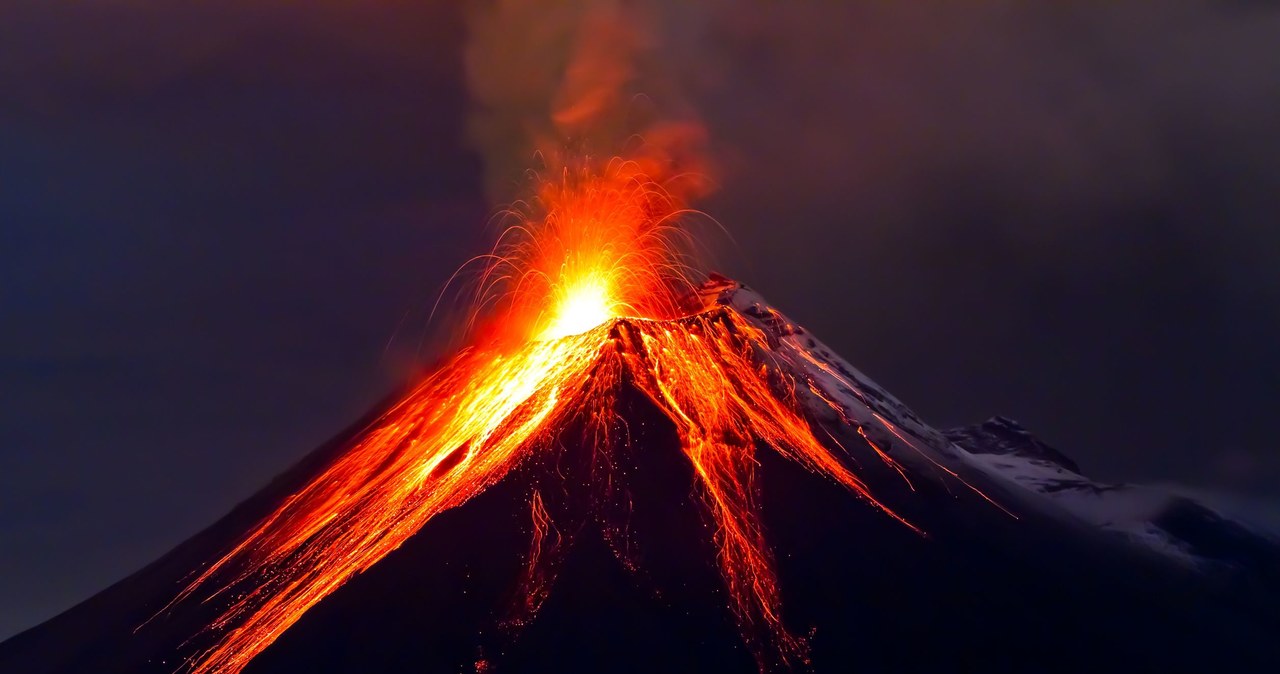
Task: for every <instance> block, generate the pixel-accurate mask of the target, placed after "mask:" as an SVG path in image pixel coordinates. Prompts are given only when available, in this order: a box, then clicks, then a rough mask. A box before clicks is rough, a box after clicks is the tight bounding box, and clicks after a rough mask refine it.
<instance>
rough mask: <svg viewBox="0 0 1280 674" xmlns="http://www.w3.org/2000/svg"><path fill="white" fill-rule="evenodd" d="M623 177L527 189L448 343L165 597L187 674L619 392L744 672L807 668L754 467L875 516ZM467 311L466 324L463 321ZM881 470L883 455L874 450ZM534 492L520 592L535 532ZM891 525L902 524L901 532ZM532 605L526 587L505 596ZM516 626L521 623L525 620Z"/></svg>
mask: <svg viewBox="0 0 1280 674" xmlns="http://www.w3.org/2000/svg"><path fill="white" fill-rule="evenodd" d="M640 168H641V167H640V165H639V164H636V163H632V162H625V161H621V160H615V161H613V162H611V163H610V164H608V165H607V166H606V167H604V168H603V169H600V170H596V171H593V170H590V169H588V168H584V169H582V170H579V171H574V172H565V173H564V174H563V175H562V176H561V179H560V180H559V181H555V182H548V183H546V184H544V185H543V186H542V188H541V190H540V198H539V199H538V200H537V203H538V204H540V206H539V208H540V209H541V215H540V216H538V217H533V218H529V219H527V220H525V221H524V222H522V223H521V224H519V225H517V226H514V227H512V228H510V229H508V230H507V232H506V233H505V234H504V236H503V242H502V243H501V244H500V245H499V246H498V247H497V248H496V249H495V251H494V252H493V253H492V254H491V255H488V256H485V257H484V258H483V259H484V262H485V271H484V273H483V274H482V277H481V283H480V284H479V291H478V298H479V301H478V302H477V305H479V306H483V307H486V309H487V311H488V314H487V315H488V316H489V318H487V319H484V318H478V317H477V318H476V319H475V320H476V321H477V326H478V327H477V329H476V330H474V331H473V339H472V340H471V343H470V345H469V346H467V347H466V348H463V349H461V350H460V351H459V352H458V353H457V354H456V355H454V356H453V357H452V358H451V359H449V360H447V361H446V362H445V363H444V364H443V365H441V366H440V367H438V369H436V370H435V371H434V372H433V373H431V374H430V375H429V376H427V377H426V378H425V380H424V381H422V382H421V383H420V384H418V385H417V386H416V387H415V388H414V389H413V390H412V391H411V392H410V393H409V394H408V395H407V396H405V397H404V398H403V399H402V400H401V401H400V402H399V403H397V404H395V405H394V406H392V407H391V408H390V409H389V410H387V411H386V412H385V413H384V414H383V415H382V416H381V417H380V418H379V419H377V420H376V421H375V422H374V423H372V424H371V425H369V426H368V427H367V428H366V429H365V430H364V431H363V432H362V433H360V434H359V435H358V436H357V437H356V439H354V440H353V441H352V442H351V443H350V446H349V447H347V448H346V449H345V450H343V451H342V452H340V453H339V454H338V455H337V456H336V458H334V459H333V460H332V461H331V463H330V464H329V465H328V466H327V467H325V468H323V469H322V470H321V471H319V473H318V474H317V475H315V477H314V478H313V479H312V480H311V481H310V482H309V483H308V484H306V485H305V486H303V487H302V488H301V489H299V490H297V491H296V492H295V493H294V494H292V495H291V496H289V497H288V498H287V499H285V500H284V501H283V502H282V503H280V504H279V505H278V507H276V508H275V510H274V512H273V513H271V514H270V515H269V516H268V517H266V518H265V519H263V520H262V521H261V522H260V523H259V524H257V525H256V526H255V527H253V528H252V529H251V530H250V531H248V532H247V534H246V535H244V536H243V538H242V539H241V540H240V541H239V542H238V544H236V545H235V546H234V547H232V548H231V549H230V550H228V551H226V553H225V554H224V555H222V556H221V558H220V559H219V560H218V561H216V563H214V564H212V565H211V566H209V567H208V568H207V569H205V570H204V571H203V572H202V573H200V574H199V575H198V576H197V577H195V578H194V579H193V580H192V581H191V582H190V584H189V585H188V586H187V587H186V588H185V589H184V590H183V591H182V592H181V594H180V595H179V596H178V597H177V598H176V599H175V600H174V603H175V604H180V603H182V602H184V601H194V600H196V599H197V598H199V599H200V600H202V601H206V602H207V601H210V600H212V599H215V598H220V601H222V602H223V604H224V605H225V606H226V608H225V610H223V611H222V613H221V615H220V616H219V617H218V618H217V619H216V620H214V621H213V622H212V623H211V624H210V625H209V626H208V628H207V630H208V631H209V633H211V634H213V635H216V636H215V639H214V641H215V645H213V646H212V648H210V649H208V650H206V651H204V652H202V653H200V654H198V655H197V656H195V657H193V659H192V660H191V661H190V662H189V663H188V665H189V667H190V669H191V671H193V672H196V673H197V674H204V673H209V672H236V671H239V670H241V669H242V668H243V667H244V666H245V665H246V664H248V663H249V661H250V660H252V659H253V658H254V657H255V656H256V655H257V654H258V653H260V652H262V650H263V649H265V648H267V647H268V646H270V645H271V643H272V642H273V641H274V640H275V639H276V638H277V637H279V636H280V634H281V633H283V632H284V631H285V630H287V629H288V628H289V627H290V626H291V625H292V624H293V623H294V622H296V621H297V620H298V619H299V617H301V616H302V614H303V613H305V612H306V611H307V610H308V609H310V608H311V607H313V606H315V605H316V603H317V602H319V601H321V600H322V599H324V598H325V597H326V596H327V595H329V594H330V593H332V592H333V591H334V590H336V589H337V588H338V587H340V586H341V585H342V584H343V583H345V582H346V581H347V580H349V579H350V578H351V577H352V576H354V575H356V574H358V573H360V572H362V571H364V570H365V569H368V568H369V567H371V566H372V565H374V564H376V563H377V562H378V561H379V560H380V559H382V558H383V557H384V556H385V555H387V554H388V553H389V552H391V551H392V550H395V549H396V548H397V547H399V546H400V545H401V544H403V543H404V542H405V541H406V540H407V539H408V538H409V537H410V536H413V535H414V534H415V533H416V532H417V531H418V530H419V529H421V528H422V527H423V525H425V524H426V523H427V522H428V521H430V520H431V518H433V517H435V516H436V515H438V514H440V513H441V512H443V511H445V510H448V509H450V508H455V507H457V506H459V505H461V504H463V503H465V502H467V501H468V500H469V499H471V498H472V497H474V496H476V495H477V494H479V493H480V492H482V491H484V490H485V489H486V488H488V487H490V486H491V485H493V484H494V483H496V482H497V481H499V480H501V479H502V478H503V476H505V475H507V474H508V473H509V472H510V471H511V470H512V469H513V468H514V467H515V466H517V465H518V464H520V463H521V462H523V461H527V460H530V459H531V458H532V457H536V456H538V455H539V453H540V452H543V451H545V450H547V449H548V447H550V446H551V445H552V443H553V442H554V441H556V440H557V438H558V436H559V435H560V434H561V433H562V432H563V429H564V428H565V427H566V426H567V423H568V421H569V420H570V419H572V418H577V419H583V418H585V419H587V420H588V423H587V426H588V427H589V428H588V435H589V438H590V439H591V441H592V442H594V443H595V446H594V447H593V451H596V452H610V451H613V448H611V447H609V446H608V444H609V441H608V440H601V438H607V437H609V434H608V433H607V432H604V430H603V429H605V427H607V425H608V424H609V423H611V421H612V420H613V418H614V416H615V415H616V411H615V410H616V399H617V395H618V391H619V388H620V386H621V383H622V381H623V380H624V379H625V380H626V381H627V382H629V383H630V385H632V386H634V387H635V388H636V389H637V390H639V391H640V392H642V393H643V395H644V396H646V397H647V398H648V399H649V400H650V401H651V402H652V403H653V404H654V405H655V406H656V408H657V409H658V410H660V411H661V412H662V413H663V414H664V415H665V416H666V417H667V418H668V419H669V420H670V422H671V423H672V424H673V425H674V427H675V428H676V430H677V433H678V435H679V438H680V443H681V449H682V451H683V453H684V455H685V457H687V459H688V461H689V462H690V464H691V465H692V468H693V472H694V475H695V476H696V481H697V491H698V494H699V495H700V497H701V502H702V504H703V507H704V508H705V511H706V513H707V515H708V516H709V518H710V520H711V521H713V522H714V523H715V534H714V541H715V545H716V547H717V549H718V551H719V554H718V559H717V562H718V565H719V567H720V571H721V575H722V577H723V580H724V583H725V586H726V588H727V590H728V595H729V596H730V597H731V606H730V608H731V609H732V611H733V612H734V615H735V616H736V618H737V621H738V623H739V625H740V626H741V628H742V634H743V636H744V639H746V640H747V642H748V643H749V645H750V646H751V648H752V650H753V652H754V653H755V654H756V657H757V659H758V661H759V662H760V663H761V667H762V668H764V667H765V666H766V663H777V664H782V665H796V664H803V663H806V662H807V659H808V655H807V643H806V641H805V640H804V639H803V638H800V637H797V636H795V635H793V634H792V633H791V632H789V631H788V629H787V628H786V626H785V625H784V624H783V621H782V618H781V613H780V606H781V596H780V591H779V588H778V582H777V579H776V577H775V573H774V567H773V559H772V557H771V552H770V548H769V545H768V543H767V541H766V537H765V532H764V529H763V527H762V524H761V520H760V504H759V502H758V493H757V492H758V490H757V486H756V478H755V469H756V461H755V458H754V453H755V452H756V449H757V446H766V447H770V448H772V449H773V450H775V451H777V452H780V453H781V454H782V455H784V456H786V457H787V458H789V459H791V460H793V461H796V462H798V463H800V464H802V465H804V466H805V467H806V468H808V469H809V470H811V471H813V472H814V473H818V474H820V475H823V476H826V477H827V478H829V479H831V480H834V481H835V482H838V483H839V484H841V485H843V486H844V487H846V488H847V489H849V490H850V491H851V492H853V493H854V494H857V495H858V496H860V497H862V498H863V499H865V500H866V501H867V502H868V503H870V504H871V505H873V506H875V507H878V508H880V509H881V510H883V511H884V512H885V513H886V514H887V515H888V516H890V517H895V518H898V519H899V520H901V519H902V518H900V517H898V515H896V514H895V513H894V512H892V511H891V510H889V509H888V508H886V507H885V506H883V505H881V504H880V503H879V502H878V501H876V500H875V499H874V498H873V497H872V496H871V494H870V493H869V492H868V490H867V488H866V486H865V485H864V484H863V482H862V481H861V480H860V479H859V478H858V477H857V476H856V475H855V474H854V473H853V472H852V471H851V470H850V468H849V467H848V461H847V457H846V456H843V455H842V454H843V452H842V451H841V450H839V449H838V446H837V448H836V449H833V448H832V447H830V446H829V445H831V444H832V443H831V441H830V440H828V441H827V442H823V441H822V440H821V439H820V438H819V437H817V435H815V431H814V429H813V428H811V426H810V424H809V422H808V421H806V419H805V418H804V417H803V416H802V414H801V412H800V410H799V409H798V406H797V403H796V399H795V391H794V390H792V389H791V388H790V387H791V386H794V384H791V383H788V382H787V381H785V380H784V378H782V377H778V376H774V370H775V367H776V365H777V363H771V362H770V361H769V360H768V359H766V358H762V356H761V354H762V351H763V348H762V347H764V345H765V339H766V336H765V335H764V334H763V333H762V332H761V331H760V329H759V328H758V327H756V326H753V325H752V324H750V323H749V322H747V321H745V320H744V319H742V318H741V317H740V316H738V315H737V314H735V313H733V312H727V311H723V310H717V308H715V307H708V306H706V305H705V303H700V302H699V299H698V298H699V295H698V293H696V292H691V290H692V288H693V284H692V281H691V276H692V275H693V274H694V273H695V272H694V271H693V270H692V269H691V267H690V266H689V264H688V259H687V256H686V255H685V254H684V253H682V252H681V251H682V250H683V248H682V244H681V241H680V240H679V239H680V237H681V236H683V235H682V234H680V230H678V229H676V228H675V227H674V226H673V222H674V219H675V218H677V217H678V216H679V215H680V214H681V212H682V209H683V208H684V206H683V204H682V203H681V201H680V199H679V198H677V197H676V196H673V195H672V194H671V193H670V192H668V191H666V190H664V189H663V188H662V186H660V185H657V184H655V183H653V182H652V181H650V180H649V179H648V177H647V176H646V174H645V173H644V172H642V171H641V170H640ZM477 316H479V314H477ZM878 454H879V456H881V458H882V459H883V460H884V461H886V462H889V463H892V460H891V459H889V458H888V456H886V455H884V454H883V453H882V452H880V453H878ZM540 505H541V501H540V499H539V498H538V497H536V496H535V498H534V501H533V503H531V507H532V509H533V512H534V516H535V524H536V523H537V522H538V514H539V513H540V512H541V514H542V522H543V526H542V527H535V531H534V534H535V541H534V545H533V548H532V550H533V552H532V553H531V554H530V558H529V563H530V565H531V568H530V573H529V578H544V579H545V574H543V573H541V572H540V571H539V569H538V568H536V567H537V566H538V565H539V564H540V563H541V562H540V561H539V555H538V554H537V551H538V549H539V541H540V538H541V537H542V536H543V535H544V534H545V528H546V518H547V516H546V511H545V510H544V509H541V508H540ZM903 522H904V524H906V526H911V525H910V524H907V523H906V522H905V520H903ZM524 591H525V592H526V593H527V594H529V595H530V596H529V597H528V601H527V604H528V606H529V607H531V610H536V606H537V603H538V602H539V601H540V599H539V598H538V597H536V596H534V595H539V594H542V593H545V591H546V587H545V583H541V584H540V583H532V584H531V583H528V582H526V584H525V589H524ZM529 617H531V616H529Z"/></svg>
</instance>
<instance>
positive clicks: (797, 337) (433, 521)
mask: <svg viewBox="0 0 1280 674" xmlns="http://www.w3.org/2000/svg"><path fill="white" fill-rule="evenodd" d="M693 301H696V302H697V303H699V304H700V309H698V310H697V311H695V312H693V313H691V314H690V315H687V316H683V317H680V318H674V319H668V320H644V319H630V318H614V319H609V320H606V321H605V322H603V323H602V324H600V325H598V326H596V327H593V328H590V329H589V330H587V331H586V332H582V333H579V334H576V335H567V336H562V337H557V338H554V339H548V340H544V341H540V342H534V343H532V346H531V347H530V349H531V350H530V353H529V355H528V356H527V357H522V358H516V357H512V356H506V357H503V358H498V359H496V360H493V361H486V362H492V363H493V364H492V370H485V369H483V368H478V367H476V366H474V365H472V364H471V360H472V359H475V358H479V357H480V354H479V353H478V352H464V353H463V354H462V355H460V356H459V357H458V360H456V361H453V362H451V363H447V364H446V365H444V366H443V367H442V368H441V369H440V370H439V371H438V372H437V373H436V374H435V375H433V376H432V377H430V378H428V379H427V380H426V381H425V382H424V383H422V384H420V385H419V386H417V387H416V388H414V389H413V390H411V391H410V392H409V393H408V394H407V395H404V396H400V397H397V398H395V399H394V401H393V402H392V403H391V404H389V405H387V406H386V407H385V408H384V409H380V410H377V411H375V412H374V413H373V414H372V415H370V417H369V418H368V419H366V420H365V421H362V422H361V423H359V424H357V425H356V426H354V427H353V429H352V430H351V431H349V432H347V433H345V434H343V435H341V436H339V437H338V438H336V439H335V440H334V441H332V442H331V443H329V444H328V445H326V446H325V447H322V448H320V449H319V450H317V451H316V452H314V453H313V454H312V455H311V456H309V457H308V458H307V459H306V460H304V461H303V462H302V463H301V464H299V465H298V466H297V467H296V468H294V469H293V470H292V471H290V472H289V473H287V474H285V475H283V476H281V477H280V478H278V479H277V480H276V481H275V482H273V483H272V484H271V485H270V486H268V487H267V488H266V489H264V490H263V491H262V492H260V493H259V494H257V495H256V496H254V497H253V498H252V499H250V500H248V501H246V502H245V503H243V504H242V505H241V506H239V507H238V508H237V509H236V510H234V511H233V512H232V513H230V514H229V515H228V516H226V517H225V518H224V519H222V520H221V521H219V522H218V523H216V524H214V525H213V526H212V527H210V528H209V529H207V530H206V531H204V532H202V533H201V534H199V535H197V536H196V537H194V538H192V539H190V540H189V541H187V542H186V543H184V544H182V545H181V546H179V547H178V548H176V549H175V550H173V551H172V552H171V553H169V554H168V555H166V556H164V557H163V558H161V559H160V560H158V561H157V562H155V563H154V564H152V565H151V566H149V567H147V568H145V569H143V570H142V571H140V572H138V573H137V574H135V575H134V576H131V577H130V578H127V579H125V580H123V581H121V582H120V583H118V584H117V585H115V586H113V587H111V588H109V589H107V590H105V591H104V592H102V593H101V594H99V595H97V596H95V597H93V598H91V599H89V600H88V601H86V602H84V603H83V604H81V605H80V606H77V607H75V608H73V609H71V610H70V611H68V612H66V613H64V614H63V615H61V616H59V617H57V618H55V619H53V620H51V621H49V622H48V623H46V624H44V625H41V626H38V627H36V628H34V629H32V630H29V631H28V632H26V633H23V634H20V635H18V636H17V637H14V638H13V639H11V640H9V641H8V642H6V643H5V644H3V645H0V671H4V672H32V673H39V672H87V671H93V672H157V673H160V672H173V671H207V672H214V671H216V672H228V671H241V670H243V671H247V672H285V671H312V672H352V671H407V670H414V671H432V672H435V671H440V672H445V671H451V672H452V671H490V670H497V671H635V672H641V671H644V672H649V671H744V672H745V671H753V670H758V669H759V670H805V669H814V670H817V671H848V670H853V669H858V670H861V671H881V670H889V669H893V670H896V671H901V670H902V669H904V668H905V669H908V670H913V669H942V670H948V671H951V670H955V669H970V668H973V669H977V668H981V669H983V670H994V671H1081V670H1084V669H1089V670H1094V671H1098V670H1131V669H1137V670H1149V669H1155V668H1161V669H1166V670H1173V671H1188V670H1201V669H1208V668H1213V669H1221V668H1222V667H1226V668H1227V669H1231V670H1233V671H1264V670H1267V669H1269V668H1270V667H1271V666H1274V665H1275V664H1276V663H1277V662H1280V650H1278V649H1277V646H1276V645H1275V643H1274V641H1273V640H1272V638H1271V637H1272V636H1273V635H1274V634H1275V633H1276V629H1277V628H1278V627H1280V613H1278V612H1277V609H1276V607H1275V603H1274V601H1272V600H1271V598H1274V597H1275V596H1277V595H1276V592H1277V589H1278V588H1280V579H1278V577H1277V572H1276V570H1277V569H1278V568H1280V565H1278V564H1280V547H1277V545H1276V544H1275V542H1274V540H1272V539H1270V538H1268V537H1267V536H1265V535H1263V534H1261V533H1258V532H1255V531H1253V530H1251V529H1249V528H1248V527H1247V526H1245V525H1243V524H1240V523H1237V522H1233V521H1231V520H1229V519H1227V518H1224V517H1222V516H1221V515H1219V514H1217V513H1216V512H1214V511H1213V510H1211V509H1209V508H1207V507H1205V506H1203V505H1200V504H1197V503H1194V502H1191V501H1187V500H1186V499H1176V498H1167V499H1164V500H1159V499H1155V500H1153V499H1154V497H1153V496H1152V495H1151V493H1149V490H1148V491H1147V492H1141V493H1143V494H1145V496H1143V497H1141V498H1137V500H1138V501H1141V502H1142V503H1145V504H1147V505H1146V506H1144V507H1142V508H1135V507H1133V503H1134V502H1135V497H1133V493H1135V490H1136V488H1129V487H1110V486H1105V485H1098V484H1096V483H1093V482H1090V481H1088V480H1087V479H1085V478H1083V477H1082V476H1080V475H1079V473H1078V471H1077V470H1076V469H1075V466H1074V464H1072V463H1071V462H1070V460H1069V459H1066V457H1064V456H1062V455H1061V454H1060V453H1058V452H1056V451H1055V450H1052V449H1051V448H1048V447H1047V446H1045V445H1043V443H1040V442H1039V441H1038V440H1036V439H1035V438H1034V437H1033V436H1031V435H1030V434H1029V433H1027V432H1026V431H1025V430H1024V429H1021V427H1018V426H1017V425H1016V424H1014V423H1013V422H1010V421H1008V420H1003V419H994V420H992V421H991V422H988V423H986V424H983V425H982V426H979V427H974V428H970V429H961V430H957V431H951V432H947V433H941V432H938V431H936V430H934V429H932V428H930V427H929V426H927V425H925V424H924V423H923V422H922V421H921V420H920V419H919V418H918V417H917V416H916V415H915V414H914V413H912V412H911V411H910V410H909V409H908V408H907V407H906V406H904V405H903V404H902V403H900V402H899V401H897V400H896V399H894V398H893V397H892V396H891V395H889V394H888V393H886V392H885V391H883V390H882V389H880V388H879V387H878V386H876V385H875V384H874V383H873V382H871V381H870V380H869V379H867V378H866V377H865V376H863V375H862V374H860V373H859V372H858V371H857V370H855V369H854V368H852V367H851V366H850V365H848V364H847V363H846V362H845V361H843V360H841V359H840V358H839V357H837V356H836V355H835V354H833V353H832V352H831V351H830V350H829V349H827V348H826V347H825V346H823V345H822V344H821V343H820V342H818V341H817V340H816V339H815V338H814V337H812V336H811V335H809V334H808V333H807V332H806V331H804V330H803V329H801V328H800V327H798V326H796V325H795V324H794V323H792V322H791V321H789V320H788V319H787V318H786V317H785V316H784V315H782V314H781V313H780V312H778V311H777V310H775V309H773V308H772V307H770V306H769V305H768V304H767V303H766V302H765V301H764V300H763V299H762V298H761V297H760V296H758V295H757V294H755V293H754V292H752V291H751V290H749V289H747V288H744V287H742V286H740V285H738V284H736V283H733V282H730V281H728V280H726V279H721V278H713V280H712V281H710V282H708V283H706V284H703V285H702V286H701V287H700V288H698V289H697V291H696V292H695V293H694V300H693ZM459 363H466V365H465V367H460V366H459ZM460 372H467V373H480V374H478V375H475V376H476V377H477V378H478V380H479V381H480V384H476V381H475V380H474V379H468V380H467V385H462V384H461V383H460V379H459V375H458V373H460ZM489 372H492V375H490V374H489ZM490 376H492V377H494V379H493V381H494V382H498V383H495V384H494V385H493V386H492V388H486V384H485V383H484V382H486V381H489V380H488V379H486V377H490ZM486 414H488V415H490V416H488V417H486V416H484V415H486ZM481 418H483V419H492V421H491V422H489V423H488V424H487V425H480V426H474V425H468V424H473V423H474V420H475V419H481ZM464 421H465V422H466V423H463V422H464ZM1138 491H1141V490H1138ZM175 595H176V596H177V598H176V599H175Z"/></svg>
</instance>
